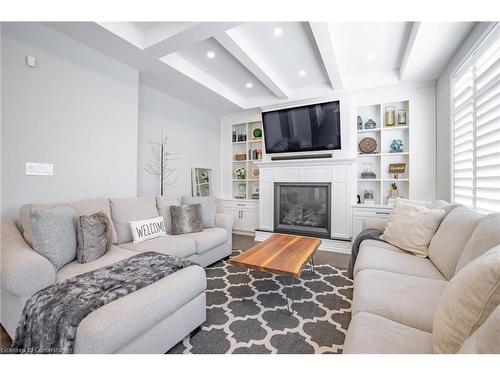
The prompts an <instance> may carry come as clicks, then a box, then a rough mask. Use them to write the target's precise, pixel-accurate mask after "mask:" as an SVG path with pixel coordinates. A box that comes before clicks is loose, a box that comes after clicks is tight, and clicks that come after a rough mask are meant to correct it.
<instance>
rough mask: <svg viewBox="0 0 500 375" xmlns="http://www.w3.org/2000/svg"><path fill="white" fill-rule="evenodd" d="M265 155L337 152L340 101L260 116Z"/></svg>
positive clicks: (338, 146)
mask: <svg viewBox="0 0 500 375" xmlns="http://www.w3.org/2000/svg"><path fill="white" fill-rule="evenodd" d="M262 122H263V125H264V142H265V144H266V153H268V154H275V153H280V152H299V151H320V150H339V149H340V103H339V101H338V100H337V101H334V102H328V103H320V104H313V105H307V106H303V107H294V108H286V109H279V110H277V111H270V112H264V113H263V114H262Z"/></svg>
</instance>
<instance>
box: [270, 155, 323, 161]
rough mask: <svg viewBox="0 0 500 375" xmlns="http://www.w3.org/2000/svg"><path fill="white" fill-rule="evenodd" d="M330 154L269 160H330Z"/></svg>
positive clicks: (273, 157)
mask: <svg viewBox="0 0 500 375" xmlns="http://www.w3.org/2000/svg"><path fill="white" fill-rule="evenodd" d="M331 158H332V154H313V155H288V156H272V157H271V160H273V161H274V160H303V159H331Z"/></svg>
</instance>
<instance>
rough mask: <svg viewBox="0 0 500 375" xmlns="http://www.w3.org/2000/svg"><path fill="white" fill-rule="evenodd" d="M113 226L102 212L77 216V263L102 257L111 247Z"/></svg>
mask: <svg viewBox="0 0 500 375" xmlns="http://www.w3.org/2000/svg"><path fill="white" fill-rule="evenodd" d="M112 233H113V227H112V225H111V220H109V217H108V215H107V214H105V213H104V212H98V213H95V214H93V215H82V216H80V217H79V218H78V248H77V249H76V255H77V259H78V263H87V262H92V261H93V260H96V259H97V258H100V257H102V256H103V255H104V254H106V252H107V251H108V250H109V249H110V248H111V243H112Z"/></svg>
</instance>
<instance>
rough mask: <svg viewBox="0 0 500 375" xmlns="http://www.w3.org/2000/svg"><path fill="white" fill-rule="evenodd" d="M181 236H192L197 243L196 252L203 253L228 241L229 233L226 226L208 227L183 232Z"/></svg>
mask: <svg viewBox="0 0 500 375" xmlns="http://www.w3.org/2000/svg"><path fill="white" fill-rule="evenodd" d="M180 236H181V237H188V238H192V239H193V240H194V241H195V243H196V254H202V253H204V252H205V251H208V250H210V249H213V248H214V247H217V246H219V245H222V244H223V243H224V242H226V241H227V236H228V235H227V230H225V229H224V228H207V229H203V232H196V233H188V234H181V235H180Z"/></svg>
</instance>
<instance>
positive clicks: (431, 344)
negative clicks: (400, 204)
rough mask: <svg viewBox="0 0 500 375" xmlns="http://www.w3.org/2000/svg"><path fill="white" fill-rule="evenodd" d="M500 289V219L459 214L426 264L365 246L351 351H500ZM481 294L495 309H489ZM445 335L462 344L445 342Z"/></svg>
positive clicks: (385, 247)
mask: <svg viewBox="0 0 500 375" xmlns="http://www.w3.org/2000/svg"><path fill="white" fill-rule="evenodd" d="M385 225H386V222H385V221H383V220H370V221H367V222H365V223H364V226H365V228H366V227H372V228H373V227H375V228H379V229H384V227H385ZM408 230H409V231H410V230H411V228H408ZM486 253H487V254H486ZM482 258H485V259H482ZM481 267H484V271H482V270H481ZM488 267H489V268H488ZM478 270H479V271H478ZM488 283H489V284H488ZM485 285H489V286H487V287H486V286H485ZM499 285H500V214H492V215H482V214H479V213H477V212H474V211H472V210H470V209H468V208H465V207H463V206H458V207H456V208H454V209H453V210H451V211H450V212H449V214H448V215H447V216H446V217H445V219H444V220H443V222H442V223H441V225H440V226H439V228H438V230H437V231H436V233H435V235H434V237H433V238H432V241H431V243H430V246H429V253H428V257H426V258H421V257H417V256H415V255H412V254H410V253H408V252H406V251H403V250H401V249H399V248H397V247H395V246H392V245H390V244H388V243H384V242H381V241H377V240H365V241H363V242H362V243H361V246H360V250H359V254H358V258H357V261H356V265H355V269H354V295H353V305H352V320H351V323H350V326H349V329H348V332H347V337H346V341H345V345H344V353H346V354H352V353H364V354H370V353H373V354H381V353H436V352H438V353H443V352H451V353H491V352H493V353H500V307H499V304H500V286H499ZM487 288H490V289H491V290H490V289H487ZM484 289H486V290H484ZM481 296H485V297H484V298H489V300H488V301H489V302H488V303H489V305H487V306H486V305H484V304H483V305H481V303H483V302H481V301H480V300H481V298H482V297H481ZM474 304H476V305H474ZM480 305H481V306H482V307H481V306H480ZM469 306H471V308H470V309H469ZM474 306H479V307H480V308H479V307H477V308H476V310H477V317H473V316H472V315H471V314H472V313H471V311H473V310H474ZM485 306H486V307H485ZM491 310H493V311H491ZM468 321H470V322H471V323H470V324H469V325H467V322H468ZM455 330H456V331H458V332H462V334H460V335H459V334H457V332H455ZM443 337H447V340H448V341H450V340H451V341H453V340H454V345H449V344H446V340H445V344H446V345H445V344H443ZM443 348H444V349H443ZM449 348H453V349H449Z"/></svg>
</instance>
